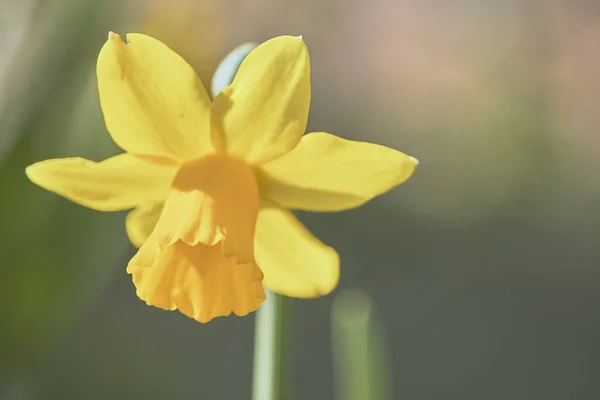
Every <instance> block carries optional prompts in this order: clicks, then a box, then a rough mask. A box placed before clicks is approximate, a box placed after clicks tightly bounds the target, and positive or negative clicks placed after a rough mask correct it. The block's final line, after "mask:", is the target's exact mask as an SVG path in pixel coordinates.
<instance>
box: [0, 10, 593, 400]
mask: <svg viewBox="0 0 600 400" xmlns="http://www.w3.org/2000/svg"><path fill="white" fill-rule="evenodd" d="M109 30H112V31H115V32H118V33H122V34H124V33H127V32H143V33H147V34H150V35H153V36H155V37H157V38H159V39H160V40H162V41H163V42H165V43H167V44H168V45H169V46H171V47H172V48H173V49H174V50H176V51H177V52H178V53H180V54H181V55H182V56H184V58H186V59H187V60H188V61H189V62H190V63H191V64H192V65H193V66H194V68H195V69H196V71H197V72H198V73H199V75H200V77H201V78H202V80H203V82H205V84H208V83H209V82H210V78H211V76H212V73H213V71H214V69H215V68H216V66H217V65H218V63H219V61H220V60H221V59H222V58H223V57H224V56H225V55H226V54H227V53H228V52H229V51H230V50H231V49H233V48H234V47H236V46H237V45H239V44H241V43H243V42H246V41H255V42H261V41H264V40H266V39H269V38H271V37H274V36H278V35H282V34H292V35H300V34H301V35H303V37H304V40H305V42H306V43H307V45H308V48H309V51H310V54H311V61H312V87H313V92H312V96H313V97H312V99H313V100H312V106H311V115H310V122H309V127H310V129H312V130H324V131H328V132H331V133H335V134H337V135H340V136H342V137H345V138H349V139H355V140H365V141H371V142H375V143H380V144H384V145H387V146H390V147H394V148H397V149H400V150H402V151H404V152H406V153H408V154H410V155H413V156H415V157H417V158H418V159H419V160H420V161H421V164H420V165H419V167H418V169H417V171H416V173H415V175H414V176H413V178H412V179H411V180H410V181H409V182H408V183H406V184H405V185H402V186H401V187H399V188H397V189H395V190H393V191H392V192H391V193H389V194H387V195H385V196H383V197H380V198H377V199H375V200H374V201H372V202H370V203H369V204H367V205H366V206H364V207H362V208H360V209H357V210H353V211H349V212H344V213H335V214H308V213H302V214H300V218H301V219H302V220H303V221H304V222H305V223H306V224H307V226H308V227H309V228H310V229H311V230H312V231H313V232H314V233H315V234H316V235H317V236H318V237H320V238H321V239H322V240H323V241H324V242H326V243H328V244H330V245H331V246H333V247H335V248H336V249H337V250H338V252H339V253H340V256H341V260H342V277H341V283H340V289H338V291H336V293H339V292H340V291H341V290H343V289H345V288H358V289H360V290H362V291H364V292H366V293H368V294H369V296H370V297H371V299H372V300H371V301H372V304H373V307H374V308H375V309H376V310H377V315H378V320H379V322H380V325H381V326H380V328H381V329H382V330H383V331H385V337H386V338H387V339H386V341H387V347H385V346H383V345H382V346H383V347H382V348H384V350H381V351H382V352H385V358H386V359H387V360H389V368H390V369H389V371H388V375H389V378H390V379H389V381H390V384H391V387H390V388H389V391H390V394H389V396H390V397H389V398H391V399H411V400H416V399H507V398H510V399H544V400H552V399H567V398H576V399H597V398H600V381H599V380H598V374H599V373H600V345H599V344H598V340H599V339H598V338H600V313H599V312H598V310H599V308H600V307H599V306H600V262H599V260H600V246H599V245H598V242H599V240H600V177H599V176H598V173H597V171H598V168H599V166H600V157H599V155H600V141H599V140H598V134H599V131H598V129H599V128H598V127H599V126H600V73H599V72H600V39H599V38H600V2H598V1H597V0H587V1H586V0H576V1H567V0H506V1H501V2H500V1H493V0H480V1H468V0H455V1H443V0H374V1H370V2H367V1H362V0H330V1H325V0H323V1H319V0H307V1H290V0H280V1H275V0H256V1H252V2H240V1H233V0H204V1H194V0H168V1H167V0H126V1H123V0H122V1H116V0H103V1H87V0H86V1H84V0H79V1H71V0H0V400H13V399H36V400H37V399H40V400H45V399H145V400H149V399H150V400H151V399H188V398H189V399H192V398H194V399H247V398H249V396H250V386H251V376H252V370H251V369H252V345H253V317H246V318H236V317H232V318H220V319H217V320H215V321H213V322H211V323H210V324H207V325H202V324H198V323H196V322H194V321H193V320H191V319H188V318H186V317H184V316H182V315H180V314H178V313H173V312H164V311H160V310H158V309H155V308H150V307H147V306H146V305H145V304H144V303H143V302H142V301H140V300H138V299H137V297H136V296H135V289H134V287H133V285H132V283H131V278H130V277H129V276H128V275H127V274H126V272H125V265H126V263H127V261H128V259H129V257H130V256H131V255H132V254H133V252H134V248H133V247H132V246H131V245H130V244H129V243H128V241H127V238H126V235H125V232H124V225H123V221H124V213H99V212H95V211H92V210H88V209H85V208H83V207H80V206H77V205H74V204H71V203H70V202H68V201H67V200H65V199H62V198H59V197H58V196H56V195H54V194H52V193H49V192H46V191H44V190H42V189H40V188H38V187H36V186H34V185H33V184H31V183H30V182H29V181H28V180H27V179H26V177H25V174H24V169H25V167H26V166H27V165H28V164H31V163H33V162H35V161H39V160H43V159H47V158H56V157H66V156H83V157H87V158H90V159H93V160H101V159H104V158H106V157H107V156H110V155H113V154H116V153H117V152H118V149H117V148H116V146H115V145H114V144H113V143H112V142H111V140H110V137H109V136H108V134H107V133H106V130H105V127H104V124H103V119H102V115H101V112H100V107H99V102H98V94H97V87H96V81H95V72H94V67H95V57H96V56H97V53H98V51H99V49H100V48H101V46H102V44H103V43H104V41H105V40H106V35H107V32H108V31H109ZM336 293H334V294H333V295H331V296H328V297H325V298H321V299H318V300H296V301H294V302H293V305H292V308H293V312H294V315H293V322H292V337H291V345H292V354H291V374H292V376H291V386H292V393H293V397H292V398H293V399H315V400H319V399H333V398H335V396H336V393H337V394H338V396H339V397H338V398H342V397H343V395H341V394H340V391H336V389H335V388H336V383H335V382H336V381H335V379H334V375H335V372H336V371H337V370H336V368H338V367H336V365H337V364H336V363H334V362H333V361H332V360H333V359H334V357H332V355H331V354H332V341H331V340H330V338H331V330H332V329H331V312H332V311H331V310H332V303H333V302H334V299H335V297H336ZM334 309H335V308H334ZM334 331H335V329H334ZM338 344H339V343H337V344H336V336H335V335H334V336H333V347H334V349H333V350H335V346H336V345H338ZM338 381H339V377H338Z"/></svg>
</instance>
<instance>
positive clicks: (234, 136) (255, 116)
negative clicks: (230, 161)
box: [213, 36, 310, 164]
mask: <svg viewBox="0 0 600 400" xmlns="http://www.w3.org/2000/svg"><path fill="white" fill-rule="evenodd" d="M309 106H310V60H309V58H308V51H307V49H306V46H305V44H304V42H303V41H302V39H301V38H296V37H291V36H282V37H278V38H275V39H271V40H269V41H267V42H265V43H263V44H262V45H260V46H258V47H257V48H256V49H255V50H254V51H252V52H251V53H250V54H249V55H248V57H246V59H245V60H244V61H243V62H242V65H241V66H240V69H239V71H238V73H237V75H236V77H235V79H234V81H233V83H232V84H231V86H229V87H227V88H225V89H223V91H221V93H220V94H219V95H218V96H217V98H216V99H215V101H214V103H213V111H214V114H215V116H216V118H217V121H218V122H220V124H221V125H222V129H223V132H224V134H225V140H226V146H227V151H228V152H229V153H230V154H232V155H235V156H238V157H240V158H243V159H245V160H247V161H249V162H251V163H254V164H258V163H261V162H266V161H268V160H271V159H273V158H275V157H278V156H280V155H282V154H285V153H287V152H288V151H290V150H291V149H293V148H294V146H296V144H297V143H298V141H299V140H300V138H301V137H302V135H303V134H304V131H305V129H306V122H307V118H308V109H309Z"/></svg>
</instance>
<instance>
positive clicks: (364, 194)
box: [260, 132, 418, 211]
mask: <svg viewBox="0 0 600 400" xmlns="http://www.w3.org/2000/svg"><path fill="white" fill-rule="evenodd" d="M417 164H418V161H417V160H416V159H415V158H413V157H410V156H407V155H406V154H404V153H401V152H399V151H396V150H393V149H390V148H388V147H384V146H380V145H376V144H371V143H365V142H354V141H351V140H345V139H342V138H339V137H337V136H334V135H331V134H329V133H324V132H317V133H309V134H308V135H306V136H304V137H303V138H302V140H301V141H300V143H299V144H298V146H297V147H296V148H295V149H294V150H292V151H291V152H290V153H289V154H286V155H285V156H283V157H281V158H278V159H276V160H273V161H271V162H269V163H267V164H265V165H263V166H262V174H261V178H260V181H261V193H262V195H263V196H265V197H266V198H268V199H270V200H272V201H274V202H276V203H277V204H279V205H281V206H283V207H286V208H292V209H298V210H310V211H340V210H346V209H349V208H354V207H358V206H360V205H361V204H363V203H365V202H367V201H369V200H371V199H372V198H373V197H375V196H379V195H381V194H383V193H385V192H387V191H388V190H390V189H392V188H393V187H395V186H397V185H399V184H401V183H402V182H404V181H406V180H407V179H408V178H409V177H410V176H411V175H412V173H413V171H414V169H415V167H416V166H417Z"/></svg>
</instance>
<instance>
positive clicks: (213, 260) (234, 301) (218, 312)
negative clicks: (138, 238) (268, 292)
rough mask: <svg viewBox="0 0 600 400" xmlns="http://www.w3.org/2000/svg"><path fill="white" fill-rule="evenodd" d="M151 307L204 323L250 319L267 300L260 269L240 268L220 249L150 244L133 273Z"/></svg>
mask: <svg viewBox="0 0 600 400" xmlns="http://www.w3.org/2000/svg"><path fill="white" fill-rule="evenodd" d="M127 272H128V273H129V274H131V275H132V276H133V283H134V284H135V286H136V288H137V295H138V297H139V298H140V299H142V300H144V301H145V302H146V303H147V304H148V305H152V306H156V307H159V308H162V309H165V310H175V309H178V310H179V311H181V312H182V313H183V314H185V315H187V316H188V317H190V318H194V319H195V320H196V321H199V322H208V321H210V320H211V319H213V318H215V317H220V316H226V315H229V314H231V313H232V312H233V313H234V314H236V315H239V316H242V315H246V314H248V313H250V312H252V311H255V310H256V309H257V308H258V307H259V306H260V304H261V303H262V302H263V301H264V299H265V292H264V289H263V287H262V279H263V275H262V273H261V271H260V269H259V268H258V267H257V265H256V263H254V262H250V263H244V264H237V263H236V262H235V260H234V259H233V258H227V257H224V256H223V255H222V253H221V248H220V246H219V245H215V246H206V245H203V244H197V245H196V246H189V245H187V244H185V243H183V242H181V241H178V242H176V243H175V244H172V245H169V244H161V243H159V242H158V241H157V240H155V236H154V235H153V237H151V238H150V239H148V240H147V241H146V242H145V243H144V245H143V246H142V248H141V249H140V250H139V252H138V254H136V255H135V256H134V258H133V259H132V260H131V262H130V263H129V265H128V267H127Z"/></svg>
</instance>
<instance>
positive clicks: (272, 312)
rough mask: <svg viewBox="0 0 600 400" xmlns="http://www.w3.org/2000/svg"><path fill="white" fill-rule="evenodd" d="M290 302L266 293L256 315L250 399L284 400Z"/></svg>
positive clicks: (274, 294)
mask: <svg viewBox="0 0 600 400" xmlns="http://www.w3.org/2000/svg"><path fill="white" fill-rule="evenodd" d="M288 303H289V299H287V298H286V297H284V296H281V295H279V294H277V293H273V292H269V291H267V299H266V300H265V302H264V303H263V304H262V306H261V307H260V308H259V309H258V311H257V312H256V327H255V336H254V376H253V382H252V400H282V399H285V398H287V395H288V394H287V392H286V390H287V367H288V358H287V357H288V354H287V348H288V343H287V336H288V335H287V331H288V319H289V304H288Z"/></svg>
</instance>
